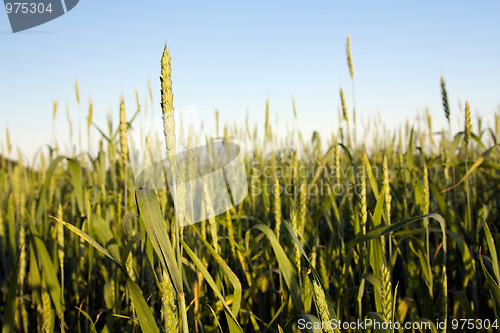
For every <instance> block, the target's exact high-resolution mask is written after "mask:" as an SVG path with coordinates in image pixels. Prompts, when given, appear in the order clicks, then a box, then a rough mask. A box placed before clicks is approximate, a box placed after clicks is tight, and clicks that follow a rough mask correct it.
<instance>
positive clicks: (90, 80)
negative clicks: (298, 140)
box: [0, 0, 500, 156]
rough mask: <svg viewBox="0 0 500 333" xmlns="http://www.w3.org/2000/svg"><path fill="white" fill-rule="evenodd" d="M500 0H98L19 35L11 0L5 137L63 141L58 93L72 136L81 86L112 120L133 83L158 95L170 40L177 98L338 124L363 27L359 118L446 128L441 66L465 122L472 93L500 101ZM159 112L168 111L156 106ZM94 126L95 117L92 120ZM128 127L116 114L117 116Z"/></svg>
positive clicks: (205, 111)
mask: <svg viewBox="0 0 500 333" xmlns="http://www.w3.org/2000/svg"><path fill="white" fill-rule="evenodd" d="M499 15H500V2H498V1H482V2H472V1H419V2H409V1H380V2H379V1H377V2H375V1H351V2H347V1H303V0H302V1H246V2H243V1H161V2H160V1H155V2H153V1H116V0H106V1H93V0H81V1H80V3H79V4H78V5H77V6H76V7H75V8H74V9H73V10H72V11H70V12H69V13H67V14H65V15H64V16H62V17H60V18H58V19H56V20H54V21H51V22H49V23H46V24H44V25H42V26H39V27H36V28H33V29H31V30H28V31H26V32H20V33H17V34H12V32H11V31H10V25H9V23H8V18H7V14H6V12H5V10H3V8H0V45H1V46H0V143H1V144H4V142H5V134H4V133H5V131H4V129H5V127H7V126H8V127H9V130H10V133H11V139H12V141H13V143H14V144H15V146H19V147H21V149H22V150H23V151H24V152H25V154H26V155H27V156H31V154H33V152H34V151H35V150H36V149H37V148H38V147H39V146H40V145H42V144H44V143H50V142H51V140H53V137H54V130H53V127H52V121H51V119H52V102H53V100H54V99H56V100H57V101H58V102H59V105H60V107H59V113H58V115H57V122H56V124H57V125H56V127H57V128H56V132H57V136H58V137H64V135H63V134H62V133H64V130H65V127H67V125H66V120H65V118H66V116H65V107H66V105H68V106H69V110H70V114H71V115H72V116H73V117H74V119H75V121H76V118H77V117H78V115H79V111H78V108H77V107H76V103H75V92H74V82H75V80H78V82H79V86H80V95H81V99H82V105H81V108H80V109H81V110H80V116H81V118H82V119H83V118H84V117H85V116H86V114H87V105H88V98H89V96H91V98H92V101H93V103H94V121H95V122H96V123H97V124H99V125H100V126H102V127H105V119H106V117H105V114H106V113H107V112H108V111H109V110H110V109H112V110H113V112H114V119H117V118H118V103H119V97H120V95H121V94H123V95H124V96H125V101H126V103H127V106H128V108H127V110H128V111H127V113H128V115H129V116H131V115H132V114H133V111H134V110H135V97H134V91H135V89H138V91H139V95H140V96H141V99H144V97H145V96H147V94H148V89H147V81H148V78H150V79H151V85H152V88H153V92H154V94H155V96H154V98H155V104H158V102H159V94H158V93H157V92H158V90H159V82H158V75H159V63H160V56H161V52H162V48H163V45H164V43H165V42H166V43H167V44H168V47H169V50H170V53H171V56H172V66H173V70H172V79H173V84H174V86H173V90H174V105H175V106H177V107H180V106H185V105H191V104H194V105H196V107H197V109H198V112H199V114H200V118H201V119H202V121H203V122H205V125H206V126H207V127H210V126H212V127H213V123H214V121H213V119H214V111H215V110H216V109H218V110H220V115H221V119H222V120H226V121H230V122H243V121H244V119H245V114H246V111H247V110H249V114H250V121H251V122H254V121H259V122H261V123H263V119H264V114H265V102H266V99H267V98H269V100H270V109H271V114H272V119H273V121H274V120H275V119H276V117H278V118H279V122H280V123H284V122H286V121H287V120H288V119H291V118H292V117H293V112H292V106H291V100H292V97H293V98H295V100H296V104H297V109H298V116H299V124H300V129H301V130H302V131H303V132H305V133H310V132H311V131H312V130H319V131H320V132H323V133H330V132H331V131H334V130H336V129H337V127H338V116H337V108H338V105H339V103H340V98H339V89H340V88H341V87H343V88H344V90H345V93H346V97H347V100H348V104H349V105H351V90H352V89H351V82H350V77H349V74H348V70H347V64H346V56H345V42H346V36H347V34H350V36H351V46H352V52H353V59H354V67H355V79H356V103H357V113H358V117H363V118H364V119H365V121H369V119H370V117H373V116H375V115H376V114H377V113H378V112H380V115H381V118H382V120H383V121H384V122H386V123H387V125H388V126H389V127H396V126H397V125H399V124H403V123H404V122H405V120H406V119H414V118H415V117H416V116H417V115H418V114H419V113H422V112H423V110H425V108H426V106H428V107H429V108H430V111H431V114H432V115H433V118H434V123H435V127H438V126H440V125H443V124H444V121H443V119H444V116H443V110H442V107H441V96H440V85H439V80H440V76H441V75H443V76H444V77H445V79H446V83H447V88H448V93H449V98H450V105H451V108H452V117H453V119H454V120H453V121H454V124H456V123H457V122H458V119H459V118H460V119H461V117H462V116H463V111H462V110H459V109H458V102H457V101H458V100H459V99H460V100H462V102H464V101H465V100H466V99H469V101H470V104H471V108H472V112H473V116H474V115H476V114H477V113H480V114H482V115H484V116H485V117H486V119H487V120H490V119H492V118H493V112H494V111H495V110H497V108H498V105H499V104H500V19H499ZM154 112H159V107H158V106H155V109H154ZM82 123H85V120H82ZM115 123H116V122H115Z"/></svg>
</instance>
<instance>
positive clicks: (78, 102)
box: [75, 81, 80, 105]
mask: <svg viewBox="0 0 500 333" xmlns="http://www.w3.org/2000/svg"><path fill="white" fill-rule="evenodd" d="M75 95H76V103H77V104H78V105H80V89H78V81H75Z"/></svg>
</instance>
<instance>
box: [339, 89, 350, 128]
mask: <svg viewBox="0 0 500 333" xmlns="http://www.w3.org/2000/svg"><path fill="white" fill-rule="evenodd" d="M340 101H341V103H342V115H343V117H344V120H345V121H346V123H348V124H349V113H348V112H347V104H346V102H345V96H344V90H343V89H340Z"/></svg>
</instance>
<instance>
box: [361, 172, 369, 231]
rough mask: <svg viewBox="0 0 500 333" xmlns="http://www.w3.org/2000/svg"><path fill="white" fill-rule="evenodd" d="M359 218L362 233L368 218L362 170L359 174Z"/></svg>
mask: <svg viewBox="0 0 500 333" xmlns="http://www.w3.org/2000/svg"><path fill="white" fill-rule="evenodd" d="M360 218H361V221H360V222H361V230H362V233H363V234H365V233H366V221H367V219H368V213H367V205H366V175H365V173H364V171H363V174H362V175H361V193H360Z"/></svg>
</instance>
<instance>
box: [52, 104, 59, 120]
mask: <svg viewBox="0 0 500 333" xmlns="http://www.w3.org/2000/svg"><path fill="white" fill-rule="evenodd" d="M57 105H58V103H57V101H56V100H54V101H53V102H52V121H54V120H55V119H56V115H57Z"/></svg>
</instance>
